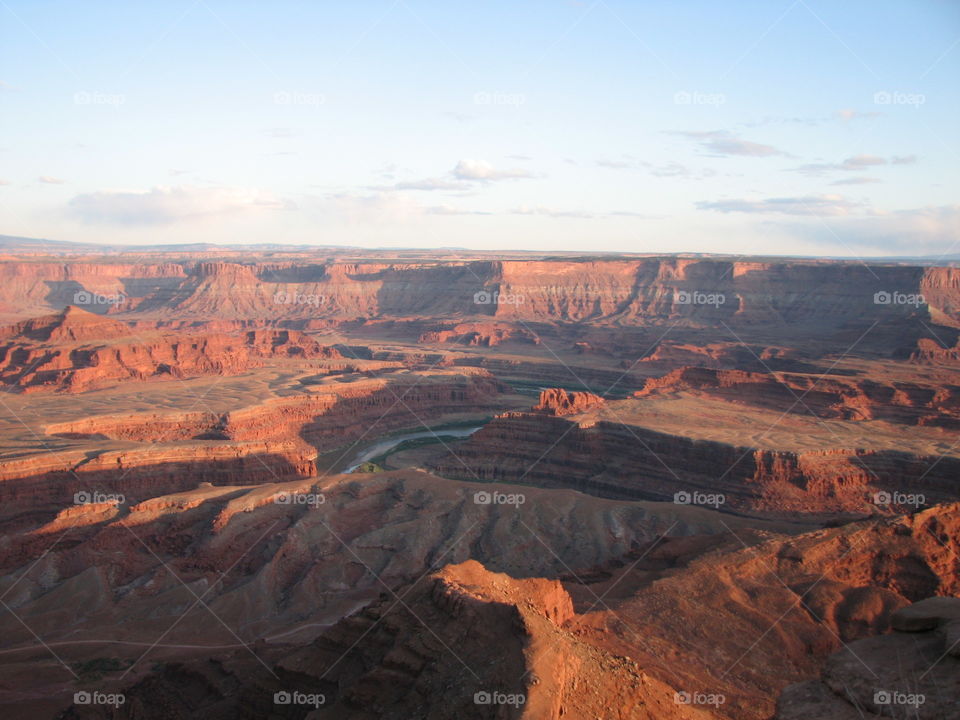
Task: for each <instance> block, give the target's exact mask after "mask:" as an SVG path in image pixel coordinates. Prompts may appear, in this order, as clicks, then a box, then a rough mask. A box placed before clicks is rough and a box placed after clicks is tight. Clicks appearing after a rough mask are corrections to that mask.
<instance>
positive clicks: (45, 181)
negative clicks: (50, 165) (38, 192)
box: [37, 175, 66, 185]
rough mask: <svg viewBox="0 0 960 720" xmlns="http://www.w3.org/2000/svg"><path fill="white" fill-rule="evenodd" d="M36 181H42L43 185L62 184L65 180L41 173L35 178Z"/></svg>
mask: <svg viewBox="0 0 960 720" xmlns="http://www.w3.org/2000/svg"><path fill="white" fill-rule="evenodd" d="M37 180H38V181H40V182H42V183H43V184H45V185H63V184H64V183H65V182H66V180H64V179H62V178H58V177H53V176H52V175H41V176H40V177H38V178H37Z"/></svg>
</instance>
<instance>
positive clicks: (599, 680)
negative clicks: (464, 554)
mask: <svg viewBox="0 0 960 720" xmlns="http://www.w3.org/2000/svg"><path fill="white" fill-rule="evenodd" d="M395 596H396V597H403V598H404V600H403V603H402V604H401V606H400V607H397V605H398V603H396V602H395V601H394V597H395ZM575 622H576V617H575V615H574V612H573V606H572V603H571V601H570V597H569V595H567V593H566V592H565V591H564V589H563V588H562V587H561V586H560V584H559V583H557V582H556V581H548V580H543V579H527V580H519V579H514V578H512V577H509V576H508V575H505V574H500V573H493V572H490V571H489V570H487V569H486V568H484V567H483V566H482V565H481V564H480V563H477V562H475V561H472V560H471V561H467V562H465V563H462V564H459V565H449V566H447V567H445V568H444V569H443V570H441V571H440V572H438V573H435V574H433V575H431V576H429V577H427V578H426V579H424V580H423V581H422V582H419V583H414V584H413V585H409V586H406V587H401V588H398V589H397V591H396V592H395V593H394V592H391V593H384V594H383V596H382V599H381V600H380V601H378V602H376V603H374V604H372V605H370V606H368V607H367V608H365V609H364V610H363V611H361V612H360V613H357V614H355V615H353V616H351V617H349V618H347V619H345V620H343V621H342V622H340V623H338V624H337V625H336V626H334V627H333V628H331V629H330V630H329V631H328V632H327V633H325V634H324V635H323V636H322V637H321V638H319V639H318V640H317V641H316V643H315V645H314V647H313V648H309V649H306V650H304V651H301V652H300V653H297V654H296V655H294V656H292V657H290V658H287V659H285V660H284V661H283V662H282V663H281V666H282V667H284V668H285V669H288V670H297V671H300V672H303V671H304V669H305V668H307V667H309V668H310V669H311V672H312V673H314V674H316V675H320V674H321V672H322V673H323V675H324V676H325V677H327V678H329V679H333V680H334V681H335V682H336V683H337V694H336V702H335V703H334V704H333V705H331V706H330V707H328V708H325V709H324V710H322V711H321V712H320V713H319V715H318V717H320V718H334V717H344V718H354V719H355V720H361V719H363V720H366V719H368V718H369V719H370V720H373V718H384V719H387V720H389V719H396V720H399V719H400V718H410V717H423V718H435V719H436V720H440V719H441V718H449V717H458V718H477V719H479V718H517V719H527V720H534V719H536V720H541V719H542V720H558V719H559V718H588V717H589V718H592V717H604V718H622V719H624V720H626V718H634V719H636V720H654V719H655V718H656V719H664V720H679V719H680V718H689V719H691V720H692V719H693V718H702V719H704V720H705V719H706V718H707V717H710V716H709V714H708V713H705V712H703V711H702V710H700V709H698V708H694V707H691V706H689V705H684V704H681V703H677V702H676V701H675V692H674V690H673V689H672V688H670V687H669V686H668V685H666V684H665V683H663V682H661V681H658V680H656V679H655V678H653V677H650V676H649V675H648V674H647V673H645V672H644V671H643V669H642V668H640V667H638V666H637V665H636V663H634V662H632V661H631V660H630V659H629V658H624V657H616V656H613V655H611V654H609V653H608V652H606V651H604V650H603V649H601V648H597V647H595V646H591V645H590V644H588V643H585V642H583V641H582V640H580V639H579V638H578V637H577V636H576V635H575V634H574V633H573V632H571V630H572V628H570V625H571V624H574V623H575ZM424 627H426V628H429V631H430V632H429V633H427V634H425V633H424V632H423V628H424ZM587 688H589V689H587Z"/></svg>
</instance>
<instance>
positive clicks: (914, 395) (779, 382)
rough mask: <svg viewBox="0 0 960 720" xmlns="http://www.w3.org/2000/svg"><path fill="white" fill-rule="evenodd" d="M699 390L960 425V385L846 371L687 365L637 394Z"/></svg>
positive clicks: (788, 405)
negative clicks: (806, 372) (854, 374)
mask: <svg viewBox="0 0 960 720" xmlns="http://www.w3.org/2000/svg"><path fill="white" fill-rule="evenodd" d="M679 392H696V393H702V394H706V395H710V396H712V397H717V398H721V399H723V400H726V401H728V402H734V403H738V404H744V405H753V406H756V407H762V408H767V409H771V410H776V411H778V412H793V413H797V414H801V415H803V414H810V413H814V414H816V416H817V417H819V418H821V419H826V418H836V419H841V420H886V421H888V422H896V423H903V424H908V425H927V426H936V427H948V428H960V386H956V385H920V384H917V383H910V382H877V381H874V380H869V379H861V378H855V377H841V376H825V375H823V374H820V375H801V374H797V373H788V372H777V373H773V372H746V371H743V370H718V369H712V368H705V367H682V368H677V369H675V370H672V371H671V372H670V373H668V374H667V375H665V376H663V377H660V378H651V379H649V380H647V381H646V383H645V384H644V386H643V389H641V390H639V391H637V392H636V393H634V397H640V398H643V397H657V396H662V395H668V394H672V393H679Z"/></svg>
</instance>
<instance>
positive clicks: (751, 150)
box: [673, 130, 787, 157]
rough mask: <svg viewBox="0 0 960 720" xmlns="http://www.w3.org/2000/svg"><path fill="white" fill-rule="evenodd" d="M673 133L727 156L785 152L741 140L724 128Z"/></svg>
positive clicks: (767, 154)
mask: <svg viewBox="0 0 960 720" xmlns="http://www.w3.org/2000/svg"><path fill="white" fill-rule="evenodd" d="M673 134H674V135H681V136H683V137H687V138H690V139H692V140H696V141H697V142H698V143H699V144H700V147H701V148H702V149H704V150H706V151H707V152H709V153H712V154H714V155H719V156H722V157H728V156H731V155H736V156H740V157H771V156H774V155H784V156H786V155H787V153H785V152H783V151H782V150H778V149H777V148H775V147H773V146H772V145H763V144H762V143H755V142H751V141H750V140H743V139H741V138H740V137H738V136H736V135H734V134H733V133H731V132H728V131H726V130H709V131H705V132H689V131H677V132H674V133H673Z"/></svg>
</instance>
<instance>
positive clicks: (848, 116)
mask: <svg viewBox="0 0 960 720" xmlns="http://www.w3.org/2000/svg"><path fill="white" fill-rule="evenodd" d="M881 115H883V113H881V112H860V111H859V110H853V109H850V108H845V109H843V110H837V117H839V118H840V119H841V120H845V121H850V120H862V119H864V118H875V117H880V116H881Z"/></svg>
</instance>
